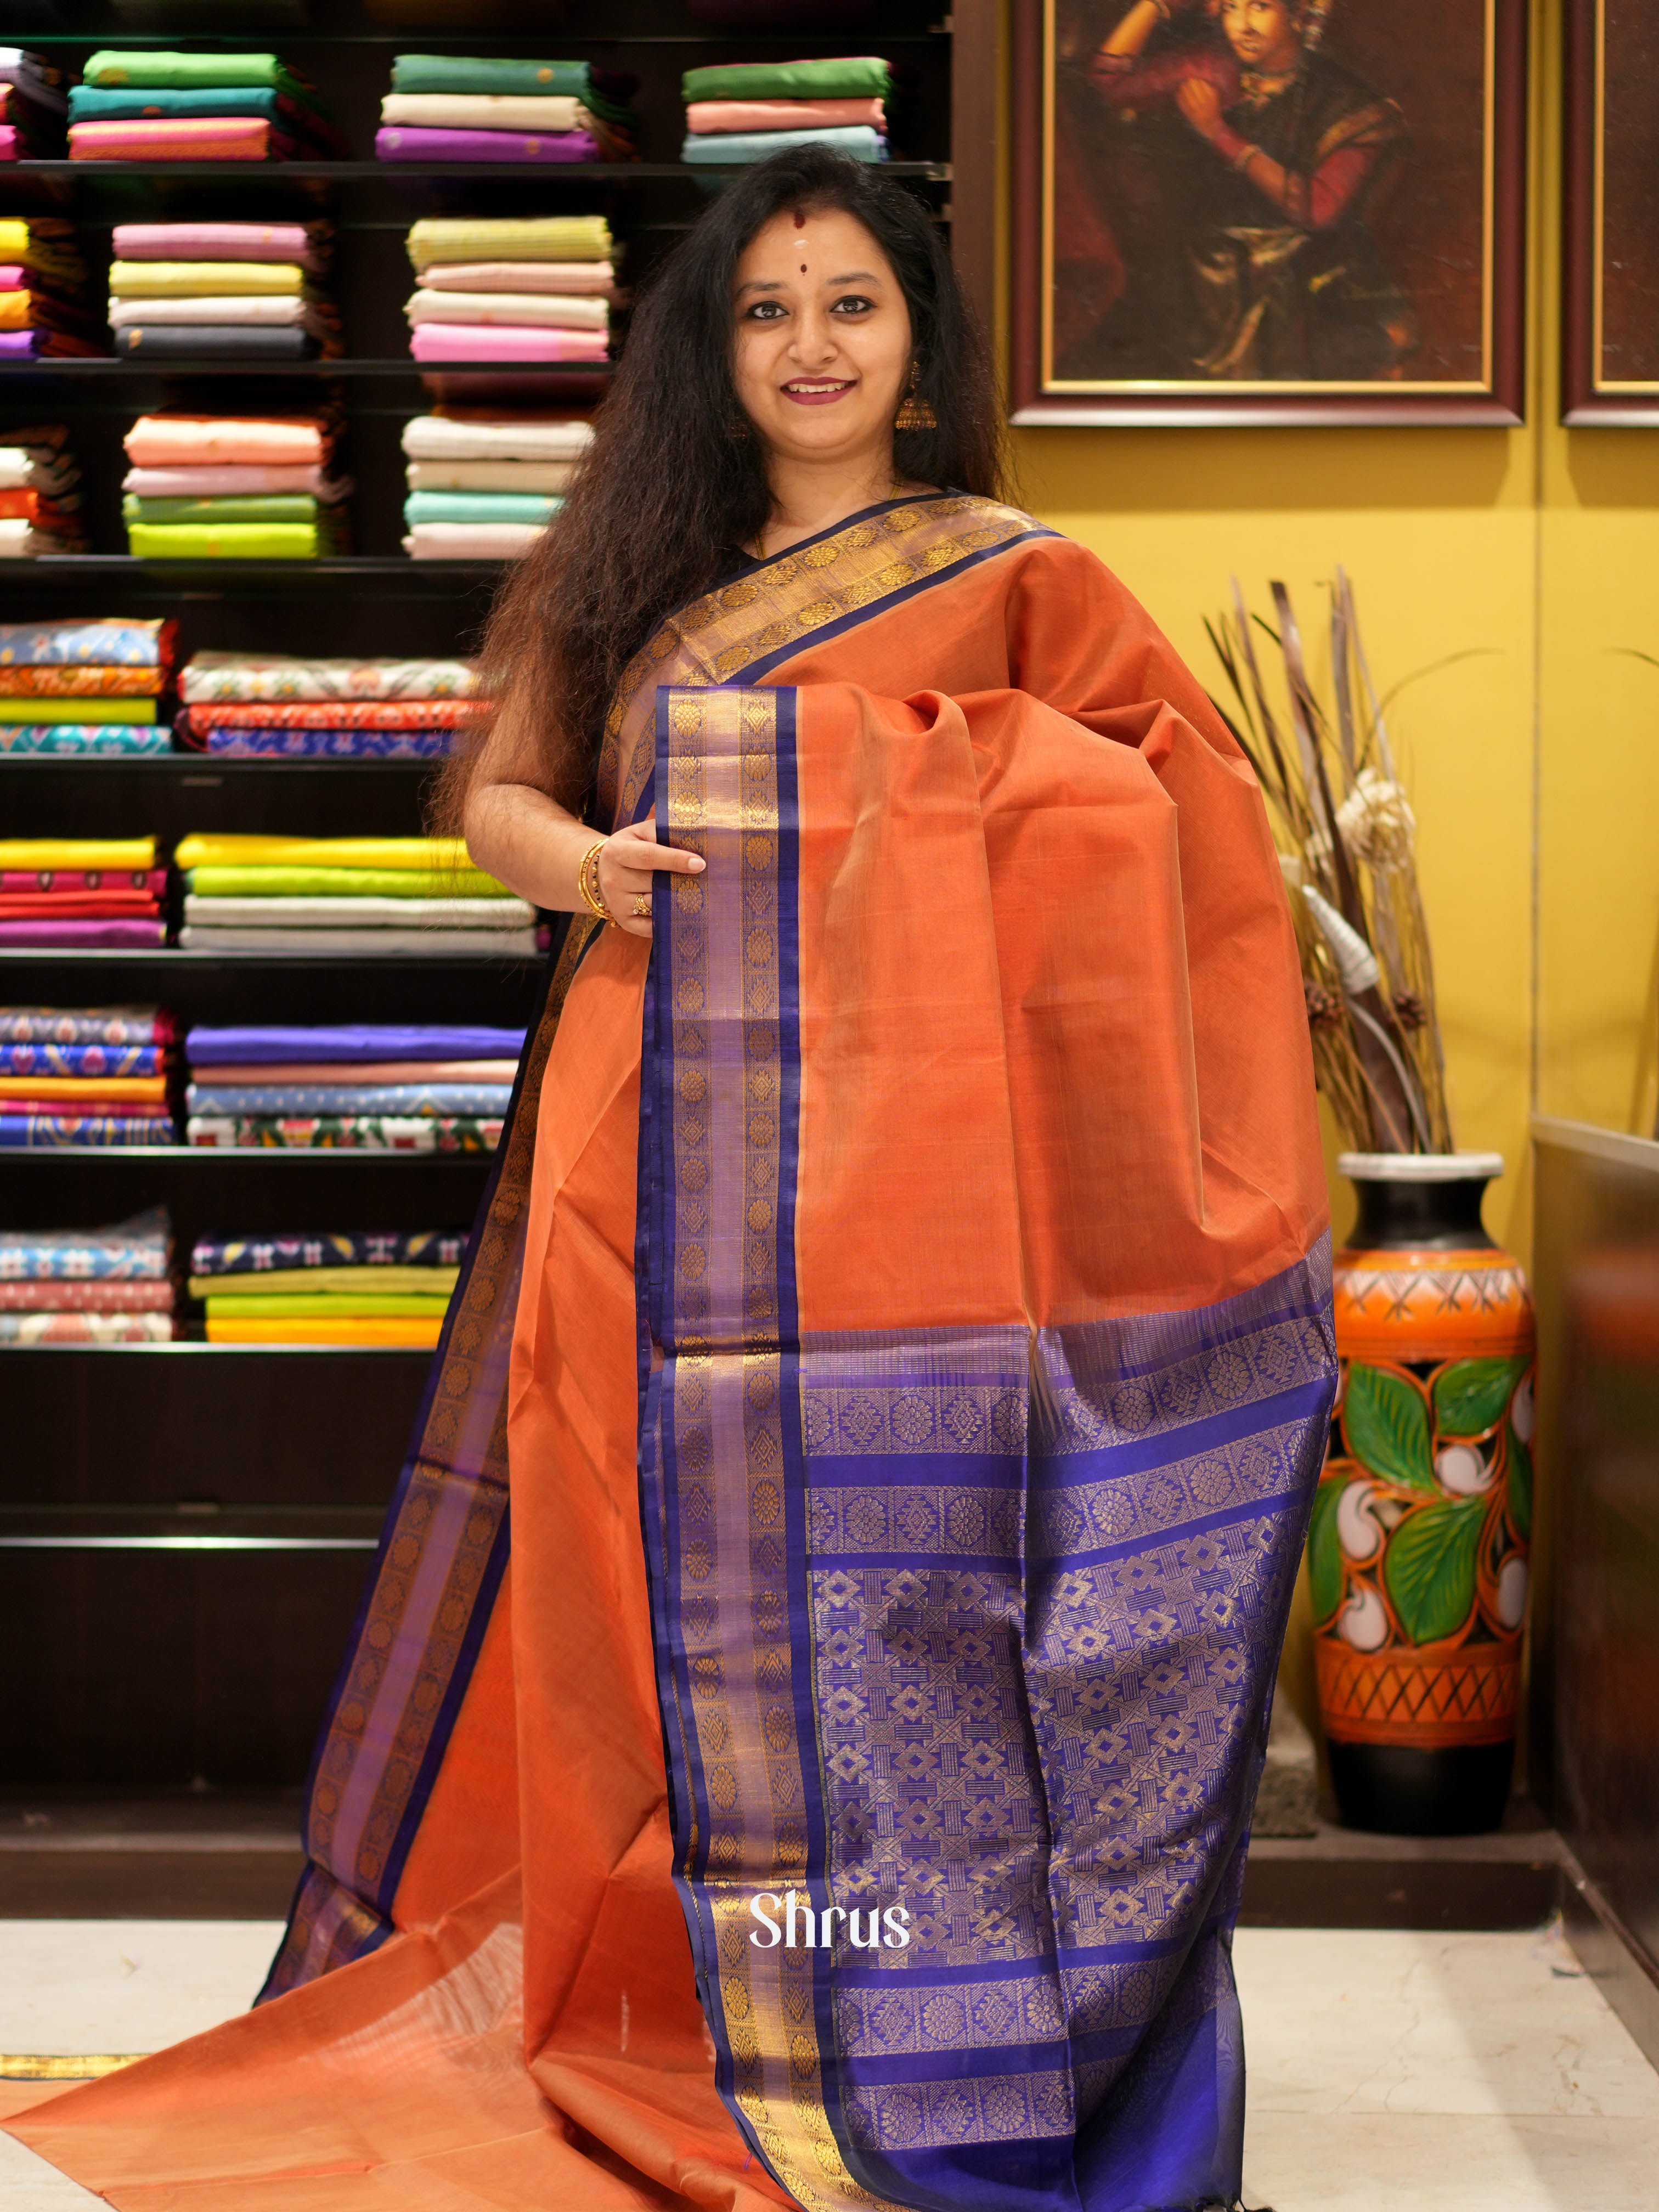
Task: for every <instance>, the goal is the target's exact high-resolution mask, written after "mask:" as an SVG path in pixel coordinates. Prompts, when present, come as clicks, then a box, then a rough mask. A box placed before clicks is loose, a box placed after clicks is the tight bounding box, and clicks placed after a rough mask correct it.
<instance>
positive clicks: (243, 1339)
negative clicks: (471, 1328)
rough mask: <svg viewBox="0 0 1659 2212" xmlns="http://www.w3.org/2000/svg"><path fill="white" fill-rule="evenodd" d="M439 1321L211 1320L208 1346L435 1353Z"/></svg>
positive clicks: (440, 1331) (441, 1324) (208, 1328)
mask: <svg viewBox="0 0 1659 2212" xmlns="http://www.w3.org/2000/svg"><path fill="white" fill-rule="evenodd" d="M442 1329H443V1323H442V1322H441V1321H218V1320H210V1321H209V1322H208V1325H207V1340H208V1342H209V1343H210V1344H337V1345H377V1344H378V1345H392V1346H398V1347H400V1348H401V1349H403V1350H404V1351H407V1352H435V1351H436V1350H437V1348H438V1338H439V1336H440V1334H441V1333H442Z"/></svg>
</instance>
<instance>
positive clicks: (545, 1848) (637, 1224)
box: [10, 496, 1334, 2212]
mask: <svg viewBox="0 0 1659 2212" xmlns="http://www.w3.org/2000/svg"><path fill="white" fill-rule="evenodd" d="M651 814H654V817H655V820H656V823H657V829H658V834H659V836H664V837H666V838H667V839H669V840H670V841H671V842H675V843H678V844H682V845H689V846H690V847H692V848H696V849H698V850H700V851H702V853H703V854H704V855H705V856H706V858H707V860H708V870H707V872H706V874H705V875H703V876H702V877H698V878H676V879H675V880H674V882H673V883H672V884H670V883H669V881H668V879H667V878H664V879H663V881H662V882H661V883H660V884H659V887H658V890H657V892H656V900H655V915H654V923H655V937H654V942H653V945H651V946H649V947H647V945H645V944H644V943H642V942H641V941H640V940H637V939H632V938H629V937H624V936H622V935H621V934H619V933H614V932H606V933H599V932H597V931H596V930H594V929H593V928H592V927H589V926H588V925H586V923H585V922H580V921H579V922H574V923H572V924H571V925H569V926H568V928H567V929H566V930H565V932H564V934H563V936H562V944H561V948H560V950H559V951H558V954H557V957H556V961H555V963H554V965H553V967H552V969H551V972H550V978H549V987H548V999H547V1004H546V1007H545V1010H544V1013H543V1015H542V1017H541V1018H540V1020H539V1021H538V1024H537V1027H536V1029H535V1030H534V1031H533V1033H532V1041H531V1042H530V1045H529V1047H528V1049H527V1051H526V1057H525V1060H524V1062H523V1065H522V1066H521V1068H520V1076H519V1083H518V1089H517V1095H516V1097H515V1101H514V1104H513V1109H512V1110H511V1113H510V1115H509V1116H508V1117H507V1128H506V1130H505V1132H504V1134H503V1138H502V1142H501V1148H500V1151H499V1152H498V1155H497V1159H496V1163H495V1170H494V1172H493V1176H492V1181H491V1186H490V1190H489V1196H488V1198H487V1200H486V1203H485V1206H484V1209H483V1213H482V1214H481V1217H480V1221H479V1225H478V1228H477V1231H476V1233H475V1235H474V1237H473V1239H472V1243H471V1247H470V1249H469V1254H468V1258H467V1261H466V1263H465V1267H464V1268H463V1272H462V1274H461V1278H460V1281H459V1285H458V1288H457V1290H456V1292H455V1295H454V1298H453V1301H452V1304H451V1307H450V1311H449V1315H448V1318H447V1322H446V1328H445V1338H444V1343H443V1346H442V1348H441V1352H440V1354H439V1358H438V1359H437V1361H436V1363H435V1367H434V1370H433V1375H432V1379H431V1383H430V1386H429V1395H428V1403H427V1406H426V1407H425V1409H424V1411H423V1413H422V1416H421V1418H420V1419H419V1422H418V1423H417V1426H416V1436H415V1439H414V1443H413V1446H412V1449H411V1454H410V1459H409V1462H407V1464H406V1467H405V1468H404V1476H403V1480H402V1483H401V1486H400V1490H399V1493H398V1499H397V1502H396V1504H395V1506H394V1509H393V1513H392V1519H391V1522H390V1523H389V1526H388V1531H387V1535H386V1542H385V1545H384V1547H383V1549H382V1553H381V1556H380V1563H379V1565H378V1568H377V1571H376V1575H375V1578H374V1583H373V1584H372V1587H371V1589H370V1592H369V1594H368V1597H367V1599H366V1601H365V1607H364V1611H363V1613H362V1619H361V1620H360V1623H359V1626H358V1630H357V1632H356V1636H355V1638H354V1641H353V1645H352V1648H351V1650H350V1652H349V1655H348V1657H347V1661H346V1664H345V1668H344V1670H343V1674H342V1678H341V1683H340V1687H339V1692H338V1695H337V1701H336V1705H335V1707H334V1711H333V1713H332V1716H331V1720H330V1722H329V1724H328V1726H327V1728H326V1729H325V1735H324V1739H323V1741H322V1743H321V1746H320V1747H319V1755H318V1762H317V1766H316V1770H315V1777H314V1780H313V1789H312V1793H311V1801H310V1807H309V1811H308V1814H307V1849H308V1852H309V1857H310V1864H309V1868H308V1871H307V1875H306V1877H305V1880H304V1881H303V1882H302V1884H301V1891H300V1894H299V1897H298V1899H297V1900H296V1904H295V1912H294V1916H293V1918H292V1921H291V1923H290V1926H289V1932H288V1935H287V1937H286V1939H285V1941H284V1943H283V1948H282V1950H281V1952H280V1954H279V1955H278V1958H277V1960H276V1966H275V1967H274V1969H273V1972H272V1975H271V1978H270V1984H269V1986H268V1990H267V2002H265V2003H264V2006H263V2007H262V2008H261V2009H260V2010H259V2011H258V2013H257V2014H256V2015H254V2016H252V2018H251V2019H249V2020H246V2021H239V2022H234V2023H232V2024H231V2025H230V2026H229V2027H227V2028H224V2029H221V2030H217V2031H215V2032H214V2033H212V2034H210V2035H209V2036H208V2037H206V2038H202V2039H197V2041H196V2042H195V2043H193V2044H191V2045H185V2046H184V2047H183V2048H182V2050H181V2051H178V2052H174V2053H166V2054H162V2055H161V2057H156V2058H153V2059H149V2060H148V2061H145V2062H143V2063H140V2064H139V2065H137V2066H135V2067H133V2068H131V2069H128V2070H126V2071H125V2072H124V2073H122V2074H119V2075H113V2076H112V2077H110V2078H109V2079H108V2080H106V2081H102V2082H100V2083H97V2084H95V2085H92V2086H89V2087H85V2088H82V2089H78V2090H76V2091H74V2092H72V2093H70V2094H69V2095H68V2096H66V2097H64V2098H62V2099H58V2100H54V2101H52V2103H50V2104H47V2105H45V2106H41V2107H40V2108H38V2109H37V2110H35V2111H33V2112H30V2113H28V2114H27V2115H25V2116H23V2117H22V2118H17V2119H15V2120H13V2121H12V2122H11V2123H10V2124H11V2125H12V2127H13V2128H14V2130H15V2132H17V2133H19V2134H20V2135H21V2136H23V2138H24V2139H25V2140H26V2141H27V2142H30V2143H31V2144H32V2145H33V2147H34V2148H37V2149H38V2150H40V2151H41V2152H42V2153H43V2154H45V2155H46V2156H47V2157H49V2158H52V2159H53V2160H56V2161H57V2162H58V2163H59V2164H61V2165H62V2166H64V2168H65V2169H66V2170H68V2171H70V2172H72V2173H74V2174H75V2175H76V2177H77V2178H79V2179H82V2180H85V2181H88V2182H89V2183H91V2184H92V2185H94V2186H96V2187H97V2188H99V2189H100V2190H101V2191H103V2193H104V2194H105V2195H106V2197H108V2198H109V2200H110V2201H111V2202H112V2203H115V2204H116V2205H118V2206H120V2205H123V2204H128V2205H131V2206H133V2207H135V2208H136V2207H137V2206H139V2205H141V2204H145V2203H154V2202H155V2201H156V2197H157V2192H158V2191H161V2190H165V2191H167V2201H168V2203H169V2204H170V2205H171V2206H172V2207H173V2208H174V2212H208V2208H216V2207H220V2206H222V2207H225V2208H227V2212H228V2208H229V2207H230V2206H232V2205H233V2204H238V2203H245V2202H246V2198H247V2197H248V2195H249V2194H251V2193H252V2192H253V2188H254V2185H256V2184H260V2185H264V2184H265V2183H267V2182H270V2183H273V2184H275V2185H276V2187H277V2188H278V2189H279V2190H280V2191H281V2193H282V2195H283V2199H284V2206H285V2212H333V2208H336V2207H347V2206H357V2205H362V2206H369V2205H378V2204H380V2203H392V2202H398V2203H408V2202H410V2201H412V2200H413V2198H414V2197H416V2195H418V2196H419V2197H420V2200H421V2201H422V2203H425V2204H428V2205H433V2206H446V2205H454V2206H456V2207H458V2208H459V2206H461V2205H463V2204H466V2203H477V2202H478V2201H481V2200H482V2201H486V2202H493V2203H501V2204H512V2203H526V2204H529V2203H580V2204H581V2205H582V2206H584V2207H585V2208H586V2207H592V2208H596V2212H597V2209H598V2208H604V2212H610V2208H613V2207H614V2208H622V2207H630V2208H633V2207H637V2208H644V2207H647V2206H652V2207H663V2206H673V2205H679V2206H690V2205H693V2204H695V2205H698V2206H702V2207H720V2208H725V2212H758V2208H760V2207H762V2206H769V2205H775V2204H778V2203H786V2204H787V2203H791V2202H793V2203H799V2204H802V2205H805V2206H807V2207H811V2208H813V2212H820V2209H821V2208H822V2212H829V2208H836V2212H839V2208H844V2207H852V2206H858V2207H860V2208H867V2207H870V2206H872V2205H878V2206H904V2207H915V2208H921V2207H927V2208H938V2212H944V2208H945V2207H950V2208H952V2212H956V2208H971V2212H1013V2208H1015V2207H1018V2208H1019V2212H1047V2208H1048V2207H1054V2208H1056V2212H1058V2209H1059V2208H1062V2207H1063V2208H1065V2212H1147V2208H1156V2212H1192V2208H1195V2207H1197V2206H1199V2205H1200V2204H1203V2203H1211V2202H1212V2201H1213V2200H1216V2199H1218V2198H1219V2199H1224V2200H1231V2198H1232V2197H1235V2196H1236V2195H1237V2189H1238V2167H1239V2159H1240V2146H1241V2140H1242V2128H1243V2070H1242V2050H1241V2042H1240V2028H1239V2020H1238V2010H1237V1998H1236V1996H1235V1994H1234V1990H1233V1984H1232V1977H1231V1965H1230V1960H1229V1942H1230V1936H1231V1924H1232V1919H1233V1917H1234V1914H1235V1912H1236V1910H1237V1895H1238V1886H1239V1882H1240V1880H1241V1877H1242V1872H1243V1856H1244V1848H1245V1840H1246V1836H1247V1832H1248V1826H1249V1809H1250V1803H1251V1800H1252V1796H1253V1794H1254V1790H1255V1782H1256V1778H1257V1775H1258V1773H1259V1771H1260V1765H1261V1757H1262V1752H1263V1747H1264V1743H1265V1737H1266V1729H1267V1712H1268V1705H1269V1702H1270V1699H1271V1693H1272V1686H1273V1672H1274V1667H1275V1663H1276V1660H1277V1655H1278V1650H1279V1641H1280V1638H1281V1636H1282V1632H1283V1626H1284V1620H1285V1610H1286V1607H1287V1605H1288V1602H1289V1596H1290V1591H1291V1583H1292V1580H1293V1577H1294V1575H1295V1571H1296V1568H1297V1560H1298V1558H1299V1554H1300V1549H1301V1541H1302V1536H1303V1532H1304V1524H1305V1520H1306V1516H1307V1510H1308V1506H1309V1503H1310V1498H1311V1494H1312V1488H1313V1485H1314V1483H1315V1481H1316V1478H1317V1474H1318V1469H1319V1465H1320V1461H1321V1457H1322V1449H1323V1444H1324V1437H1325V1430H1326V1425H1327V1422H1328V1413H1329V1407H1330V1403H1331V1399H1332V1394H1333V1387H1334V1358H1333V1354H1332V1344H1331V1336H1330V1327H1329V1309H1328V1247H1327V1243H1326V1239H1325V1210H1324V1195H1323V1178H1322V1170H1321V1163H1320V1154H1319V1146H1318V1141H1317V1133H1316V1123H1315V1118H1314V1112H1313V1095H1312V1081H1311V1071H1310V1060H1309V1052H1308V1043H1307V1031H1306V1018H1305V1012H1304V1008H1303V1005H1302V997H1301V991H1300V985H1299V978H1298V970H1297V959H1296V953H1295V947H1294V940H1293V937H1292V933H1291V921H1290V918H1289V915H1288V913H1287V910H1286V907H1285V897H1284V892H1283V889H1282V884H1281V880H1280V878H1279V871H1278V867H1277V864H1276V861H1275V860H1274V857H1273V848H1272V844H1271V841H1270V839H1269V837H1268V835H1267V825H1266V821H1265V818H1264V816H1263V812H1262V808H1261V799H1260V795H1259V793H1257V791H1256V789H1255V785H1254V782H1253V780H1252V778H1251V776H1250V774H1249V769H1248V767H1247V766H1246V764H1245V763H1244V762H1243V759H1242V757H1241V756H1240V755H1239V753H1238V751H1237V748H1236V747H1235V745H1234V744H1233V743H1232V741H1231V738H1230V737H1229V736H1228V734H1227V733H1226V732H1225V729H1223V728H1222V726H1220V725H1219V723H1218V720H1217V719H1216V717H1215V715H1214V714H1213V711H1212V708H1210V706H1209V705H1208V702H1206V700H1205V698H1204V696H1203V695H1202V693H1201V691H1200V690H1199V688H1198V686H1197V685H1196V684H1194V681H1193V679H1192V678H1191V677H1190V676H1189V675H1188V673H1187V671H1185V670H1184V669H1183V668H1182V666H1181V665H1180V663H1179V662H1178V661H1177V660H1176V658H1175V656H1174V655H1173V654H1172V653H1170V649H1169V647H1167V645H1165V644H1164V641H1163V640H1162V639H1161V638H1160V637H1159V636H1158V633H1157V632H1156V630H1155V629H1153V628H1152V624H1151V623H1149V622H1148V621H1147V619H1146V617H1145V615H1144V614H1143V613H1142V612H1141V611H1140V610H1139V608H1138V607H1136V606H1135V605H1134V603H1133V600H1132V599H1129V597H1128V595H1127V593H1126V592H1123V591H1122V589H1121V586H1118V585H1117V584H1116V583H1115V581H1114V580H1112V579H1111V578H1110V577H1109V576H1108V575H1107V574H1106V573H1105V572H1104V571H1103V569H1102V568H1100V567H1099V565H1098V564H1097V562H1095V561H1094V560H1093V559H1092V557H1091V556H1089V555H1088V554H1086V553H1085V552H1084V551H1082V550H1080V549H1079V548H1078V547H1076V546H1074V545H1071V544H1067V542H1066V541H1065V540H1064V539H1062V538H1058V537H1056V536H1055V535H1054V534H1053V533H1052V532H1048V531H1047V530H1045V529H1043V528H1042V526H1040V525H1038V524H1036V523H1035V522H1034V521H1032V520H1031V519H1030V517H1028V516H1025V515H1023V514H1020V513H1018V512H1016V511H1015V510H1012V509H1010V508H1006V507H997V506H994V505H992V504H990V503H988V502H986V501H978V500H970V499H965V498H956V497H944V496H934V497H931V498H923V499H910V500H901V501H895V502H891V503H888V504H884V505H883V506H881V507H876V508H874V509H872V510H870V511H869V512H868V513H866V514H864V515H860V516H857V517H854V518H852V519H851V520H849V521H848V522H847V523H845V524H843V525H842V526H839V527H838V528H837V529H836V530H834V531H831V532H827V533H825V534H824V535H823V537H821V538H817V539H815V540H811V541H808V542H807V543H806V544H805V545H803V546H801V547H798V548H796V549H793V550H792V551H791V552H789V553H788V554H786V555H784V556H779V557H778V558H777V559H775V560H773V561H770V562H765V563H763V564H760V565H758V566H757V567H756V568H753V569H752V570H750V571H749V572H747V573H746V574H744V575H743V576H742V577H740V578H738V580H735V581H734V582H733V583H732V584H731V585H729V586H726V587H725V588H723V589H721V590H720V591H718V592H714V593H713V594H711V595H710V596H708V598H706V599H702V600H700V601H699V602H697V603H696V605H693V606H691V607H690V608H688V609H686V610H684V611H683V612H681V613H680V614H678V616H675V617H671V618H670V619H669V620H667V621H666V622H665V623H664V625H663V627H662V629H660V630H659V633H658V635H656V636H655V637H654V638H653V640H652V641H650V643H649V644H648V646H647V647H646V649H645V651H644V652H643V653H641V656H640V658H639V660H638V661H637V663H636V664H635V667H634V668H633V669H632V670H631V671H629V676H628V678H627V679H626V681H625V683H624V685H623V691H622V694H621V696H619V698H618V700H617V704H616V707H615V708H614V710H613V713H612V716H611V722H610V725H609V727H608V730H607V733H606V740H605V748H604V750H603V753H602V756H601V760H600V764H599V821H600V822H601V823H605V824H607V825H608V824H611V823H625V822H629V821H633V820H636V819H640V818H643V817H646V816H647V815H651ZM941 947H948V950H949V957H948V958H947V957H941ZM509 1493H510V1496H511V1504H512V1513H511V1522H510V1527H511V1535H510V1539H509V1533H508V1531H509V1519H508V1511H507V1508H508V1499H509ZM792 1889H793V1891H794V1892H795V1893H796V1895H797V1901H798V1904H802V1905H805V1907H807V1908H808V1909H810V1910H811V1912H812V1913H813V1915H814V1918H815V1920H819V1919H821V1918H822V1917H823V1916H824V1915H825V1914H826V1913H828V1914H829V1917H830V1919H831V1921H832V1922H838V1923H839V1924H838V1925H837V1926H836V1927H835V1929H834V1931H833V1935H832V1940H831V1941H830V1942H829V1944H828V1945H827V1946H826V1947H823V1948H807V1947H806V1946H805V1945H803V1944H801V1943H799V1942H780V1943H778V1944H776V1945H775V1946H768V1945H766V1944H765V1943H764V1942H753V1943H751V1942H750V1941H749V1937H750V1936H751V1935H756V1936H758V1935H759V1932H760V1929H759V1923H757V1921H756V1919H755V1918H754V1917H753V1916H752V1914H751V1913H750V1909H749V1908H750V1904H751V1902H752V1901H754V1900H756V1899H757V1898H760V1897H763V1896H765V1895H771V1896H774V1897H778V1898H781V1897H782V1895H783V1894H784V1893H787V1892H788V1891H790V1890H792ZM877 1907H880V1908H881V1909H882V1910H883V1911H884V1912H885V1911H887V1910H889V1909H890V1908H891V1909H896V1910H902V1911H905V1912H908V1915H909V1921H908V1932H909V1935H910V1941H909V1942H908V1944H906V1945H904V1946H902V1947H900V1948H890V1947H888V1946H886V1945H883V1947H882V1948H879V1949H878V1950H875V1951H873V1952H872V1951H871V1950H869V1949H867V1948H863V1947H862V1944H860V1945H858V1946H855V1945H854V1944H853V1943H852V1942H849V1941H848V1922H849V1917H850V1916H851V1915H852V1914H853V1913H854V1912H857V1913H858V1914H859V1916H860V1922H861V1923H864V1926H865V1928H866V1930H867V1926H868V1923H867V1921H866V1920H865V1915H866V1913H867V1912H869V1911H872V1910H874V1909H876V1908H877ZM854 1932H856V1925H855V1927H854ZM279 2177H280V2179H279Z"/></svg>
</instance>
